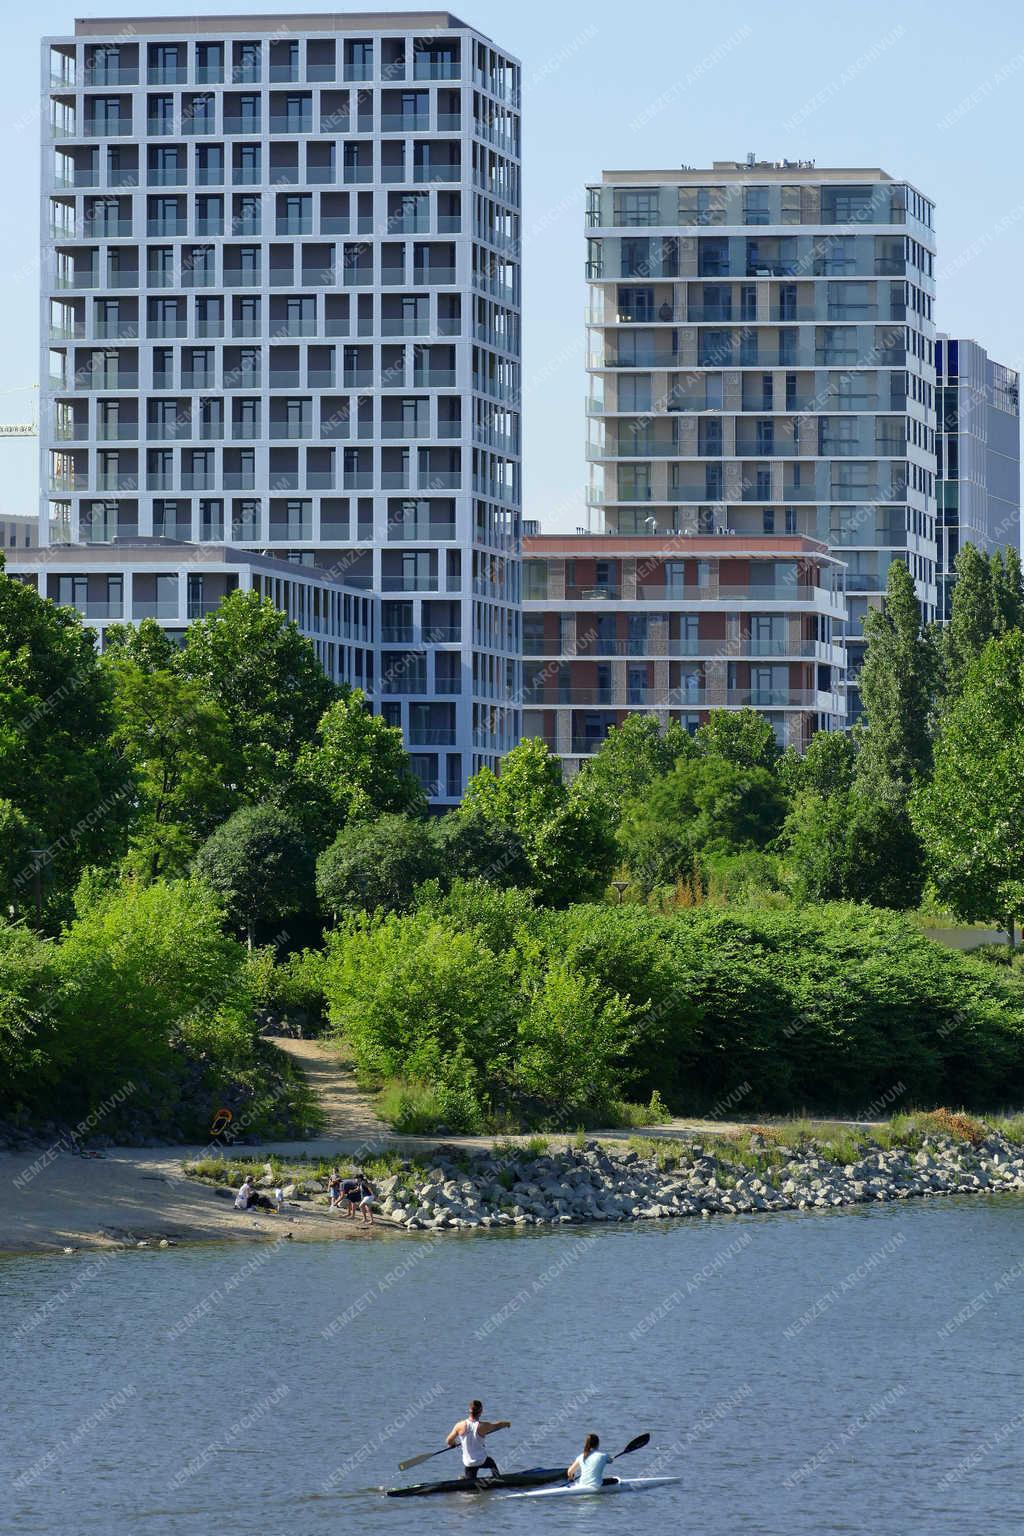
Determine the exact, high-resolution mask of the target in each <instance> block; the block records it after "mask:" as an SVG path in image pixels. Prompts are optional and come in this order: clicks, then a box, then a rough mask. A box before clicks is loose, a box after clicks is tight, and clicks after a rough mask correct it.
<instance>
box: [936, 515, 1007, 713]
mask: <svg viewBox="0 0 1024 1536" xmlns="http://www.w3.org/2000/svg"><path fill="white" fill-rule="evenodd" d="M953 568H954V570H955V572H956V581H955V582H954V585H953V596H952V600H951V602H950V608H949V624H948V625H947V627H946V631H945V637H944V638H945V655H944V658H943V660H944V663H945V685H946V693H947V695H948V696H949V697H953V698H955V697H956V696H957V695H958V694H959V692H960V690H961V688H962V687H963V684H964V678H965V677H966V676H967V669H968V667H969V666H970V665H971V663H972V662H973V661H974V660H975V658H976V657H978V656H980V655H981V652H982V650H983V649H984V647H985V645H986V644H987V643H988V641H989V640H991V638H992V636H993V634H994V633H995V624H996V605H995V592H994V581H993V577H994V571H993V567H992V564H991V562H990V561H988V560H987V559H986V558H985V556H984V555H982V554H979V553H978V551H977V550H976V549H975V547H974V545H973V544H964V545H963V547H962V548H961V549H960V550H959V552H958V554H957V556H956V559H955V560H954V562H953Z"/></svg>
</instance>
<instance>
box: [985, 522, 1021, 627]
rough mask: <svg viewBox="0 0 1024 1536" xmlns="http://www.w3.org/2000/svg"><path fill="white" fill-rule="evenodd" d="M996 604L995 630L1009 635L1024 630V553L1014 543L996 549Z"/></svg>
mask: <svg viewBox="0 0 1024 1536" xmlns="http://www.w3.org/2000/svg"><path fill="white" fill-rule="evenodd" d="M991 566H992V603H993V610H994V614H993V617H994V620H995V632H996V634H999V635H1005V634H1007V633H1008V632H1009V631H1010V630H1013V629H1024V578H1022V575H1021V565H1020V555H1019V553H1018V552H1017V550H1016V549H1014V547H1013V545H1012V544H1008V545H1007V546H1006V548H1005V549H1001V550H1000V549H997V550H995V551H993V553H992V556H991Z"/></svg>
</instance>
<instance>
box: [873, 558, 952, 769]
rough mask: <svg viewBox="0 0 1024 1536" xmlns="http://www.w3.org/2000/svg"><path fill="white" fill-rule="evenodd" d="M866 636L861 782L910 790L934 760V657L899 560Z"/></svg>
mask: <svg viewBox="0 0 1024 1536" xmlns="http://www.w3.org/2000/svg"><path fill="white" fill-rule="evenodd" d="M864 638H865V639H866V641H867V646H866V649H865V653H864V664H863V666H862V668H861V672H860V676H859V679H858V681H859V686H860V694H861V700H862V702H863V705H864V713H865V715H866V727H865V729H864V731H863V734H862V739H861V747H860V752H859V754H858V758H857V778H858V781H859V782H861V783H863V784H864V785H865V786H867V787H869V788H870V786H872V785H873V784H885V783H887V782H888V783H891V784H893V785H896V786H901V787H902V788H903V789H904V790H905V791H909V789H910V787H911V785H912V784H913V783H914V782H915V780H916V779H917V778H918V777H919V776H921V775H924V774H927V772H928V768H929V766H930V761H931V737H930V721H931V715H932V708H933V698H934V688H935V657H934V652H933V649H932V646H931V644H930V643H929V641H928V639H927V637H926V636H925V635H924V634H923V633H922V629H921V610H920V606H919V604H918V600H917V594H916V592H915V590H914V583H913V580H912V578H911V576H910V572H909V571H908V570H907V568H906V566H905V565H904V564H903V562H902V561H900V560H894V561H893V562H892V564H891V565H890V566H889V578H888V586H887V588H886V595H885V602H884V604H883V606H882V607H881V608H872V609H871V610H869V612H868V615H867V618H866V619H865V620H864Z"/></svg>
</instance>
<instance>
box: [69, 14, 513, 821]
mask: <svg viewBox="0 0 1024 1536" xmlns="http://www.w3.org/2000/svg"><path fill="white" fill-rule="evenodd" d="M43 71H44V79H43V99H44V102H45V103H47V110H46V112H45V113H44V118H43V189H42V250H43V261H42V271H43V283H42V290H43V291H42V311H43V312H42V325H43V350H44V364H43V369H42V383H43V389H42V397H43V399H42V408H41V428H40V437H41V447H42V460H43V465H42V467H43V495H42V501H43V506H42V509H41V519H40V528H41V535H40V537H41V541H42V542H47V541H48V540H49V539H50V538H51V533H50V529H51V526H52V527H53V528H54V529H55V530H56V531H55V533H54V534H53V538H54V539H55V540H57V541H59V542H64V543H66V544H69V545H70V546H71V547H72V548H73V547H75V546H78V547H81V546H84V545H91V546H96V545H103V546H106V547H107V548H108V549H109V553H110V557H111V562H110V563H111V569H112V571H116V568H117V565H118V559H119V556H118V549H119V546H120V547H121V549H122V550H126V549H127V547H128V545H129V544H131V545H133V546H134V545H136V544H137V543H138V542H139V541H141V542H142V544H143V545H144V544H145V543H146V541H152V540H158V539H162V540H165V541H166V540H171V541H179V542H181V543H182V544H183V545H185V544H187V545H188V546H190V548H194V547H195V546H202V545H208V546H209V545H223V546H230V548H231V549H232V551H243V552H245V551H254V552H258V553H260V554H261V555H262V556H264V557H266V556H267V555H271V556H274V557H276V558H277V559H283V560H286V561H288V562H291V563H293V564H295V565H298V566H300V567H307V568H309V569H310V570H311V571H315V572H316V573H317V579H318V580H319V581H320V582H321V583H322V582H323V580H324V579H325V578H326V579H327V580H328V581H331V582H336V583H338V584H339V585H344V586H345V587H346V588H347V589H356V590H362V591H364V592H367V593H369V594H372V597H373V602H374V607H375V612H376V617H377V621H378V625H377V656H376V672H377V676H376V684H377V686H376V700H375V707H377V708H379V710H380V711H381V712H382V713H383V714H384V715H386V717H387V718H388V719H389V720H391V721H393V722H394V723H395V724H398V725H400V726H401V727H402V729H403V731H404V733H405V738H406V742H407V744H408V747H409V750H410V752H411V753H412V756H413V763H414V766H415V768H416V771H417V773H418V775H419V776H420V778H421V781H422V782H423V784H424V785H425V786H426V787H427V789H428V791H429V792H430V795H431V798H432V799H433V800H434V802H435V803H437V804H440V805H443V804H446V803H447V804H451V803H453V802H454V801H455V800H457V799H458V797H459V796H460V795H461V793H462V791H463V788H464V786H465V782H466V779H467V776H468V775H469V774H470V773H471V772H472V771H474V769H475V768H477V767H479V766H481V765H482V764H485V763H486V764H490V765H494V764H496V763H497V761H498V760H499V759H500V757H501V755H502V753H503V752H505V751H507V750H508V748H509V747H510V746H511V745H513V744H514V742H515V741H516V740H517V739H518V735H519V710H518V707H517V704H516V702H515V701H516V700H517V699H518V695H519V691H520V689H519V677H518V669H519V650H520V634H519V609H518V602H519V539H520V460H519V368H520V363H519V357H520V310H519V301H520V266H519V236H520V230H519V218H520V213H519V206H520V160H519V131H520V117H519V93H520V68H519V65H518V63H517V62H516V60H515V59H513V58H512V57H510V56H509V55H508V54H507V53H506V52H505V51H504V50H503V49H500V48H498V47H496V46H495V45H494V44H493V43H492V42H490V41H489V40H488V39H487V38H486V37H484V36H483V35H482V34H480V33H478V32H476V31H475V30H474V29H472V28H471V27H468V26H467V25H466V24H465V23H464V22H462V21H460V20H459V19H458V18H457V17H455V16H452V15H450V14H449V13H448V12H434V11H423V12H396V13H393V14H384V13H381V12H376V13H372V14H359V13H348V14H346V13H336V12H331V13H325V14H323V15H322V16H312V15H309V14H303V15H300V16H296V17H291V16H289V15H287V14H284V15H266V16H241V15H240V16H231V17H224V16H217V17H210V18H203V17H202V16H200V17H195V16H190V17H187V18H186V17H179V18H174V17H164V18H132V19H130V20H128V19H124V20H121V19H119V20H118V21H116V22H114V21H109V20H106V21H91V20H86V21H78V22H77V23H76V25H75V31H74V35H73V36H69V37H59V38H47V39H46V40H45V41H44V43H43ZM91 569H93V570H95V557H94V561H93V565H92V566H91ZM129 616H131V614H129Z"/></svg>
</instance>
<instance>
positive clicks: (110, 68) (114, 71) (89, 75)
mask: <svg viewBox="0 0 1024 1536" xmlns="http://www.w3.org/2000/svg"><path fill="white" fill-rule="evenodd" d="M53 83H54V84H55V85H64V86H67V85H68V84H69V82H68V81H61V80H57V81H54V82H53ZM138 83H139V71H138V69H137V67H136V66H135V65H132V66H131V67H130V68H129V67H127V66H124V65H122V66H118V65H116V64H96V65H94V66H93V68H92V69H84V70H83V71H82V84H83V85H85V86H93V85H138Z"/></svg>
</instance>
